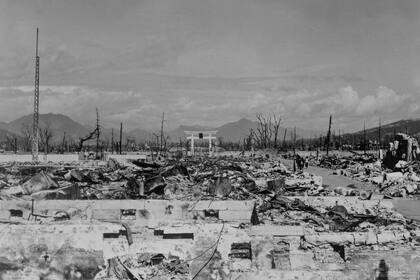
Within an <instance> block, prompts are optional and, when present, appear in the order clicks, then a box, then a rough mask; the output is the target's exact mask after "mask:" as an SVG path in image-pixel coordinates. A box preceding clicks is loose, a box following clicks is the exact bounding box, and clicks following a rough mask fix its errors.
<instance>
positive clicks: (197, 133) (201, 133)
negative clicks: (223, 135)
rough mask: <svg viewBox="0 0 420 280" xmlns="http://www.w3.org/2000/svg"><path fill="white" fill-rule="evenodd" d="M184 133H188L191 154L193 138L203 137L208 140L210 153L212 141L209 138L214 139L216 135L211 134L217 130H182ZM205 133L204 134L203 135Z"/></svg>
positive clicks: (192, 151) (192, 152)
mask: <svg viewBox="0 0 420 280" xmlns="http://www.w3.org/2000/svg"><path fill="white" fill-rule="evenodd" d="M184 132H185V134H187V135H189V136H188V137H187V139H188V140H190V141H191V155H194V140H195V139H197V140H198V139H205V140H209V153H211V150H212V142H211V140H216V136H213V135H214V134H216V133H217V130H211V131H184ZM204 135H206V136H204Z"/></svg>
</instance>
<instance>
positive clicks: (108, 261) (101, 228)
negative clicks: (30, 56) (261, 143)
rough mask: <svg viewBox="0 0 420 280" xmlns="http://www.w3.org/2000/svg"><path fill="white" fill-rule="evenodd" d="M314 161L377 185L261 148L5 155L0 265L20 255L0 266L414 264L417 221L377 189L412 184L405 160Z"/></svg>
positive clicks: (228, 269) (319, 267) (303, 272)
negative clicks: (55, 158)
mask: <svg viewBox="0 0 420 280" xmlns="http://www.w3.org/2000/svg"><path fill="white" fill-rule="evenodd" d="M320 162H322V164H323V166H324V167H328V168H331V169H334V170H333V172H334V173H335V174H337V176H349V177H352V178H355V179H357V180H359V181H362V182H366V183H368V182H369V183H372V184H375V186H376V187H377V188H376V190H375V192H374V193H373V192H370V191H366V190H365V189H347V190H343V191H341V192H340V191H339V190H338V189H337V188H335V189H334V188H327V187H326V186H325V185H323V178H322V177H321V176H317V175H315V174H311V173H308V172H303V171H298V172H291V170H290V169H289V168H287V167H286V166H285V165H284V164H283V163H282V159H280V158H275V157H270V156H269V157H267V156H264V155H262V156H251V157H247V156H241V157H239V156H236V157H231V156H223V157H217V158H216V157H215V158H211V157H203V158H185V159H180V160H177V161H172V160H165V161H159V162H144V161H141V160H132V161H130V162H125V163H121V162H117V161H116V160H113V159H110V160H109V161H108V162H74V163H66V164H58V165H52V164H50V165H48V164H45V165H32V164H5V165H3V166H1V167H0V169H1V170H2V172H1V173H0V198H1V202H2V203H1V205H0V206H1V207H0V231H2V234H3V235H4V236H5V239H10V240H22V241H21V244H18V245H16V244H17V243H18V242H13V244H12V243H10V242H8V243H6V242H0V267H2V266H6V265H7V266H8V267H9V265H10V264H12V263H14V262H15V263H17V264H19V265H18V266H17V267H13V269H7V270H6V271H7V273H9V274H10V275H13V277H15V278H16V279H20V278H22V279H23V276H22V275H24V274H25V273H27V268H26V267H28V266H29V267H31V269H32V271H33V273H35V271H36V273H39V274H42V275H47V274H48V273H50V274H51V275H52V273H56V274H60V273H61V274H62V275H70V274H72V276H68V277H67V276H64V278H63V279H85V278H83V277H85V276H86V279H93V277H92V275H95V276H94V279H97V280H105V279H106V280H111V279H112V280H120V279H256V278H260V279H327V278H325V277H327V276H328V277H330V276H331V275H335V276H334V277H335V278H333V279H338V278H341V279H367V276H368V275H370V274H371V270H372V267H373V266H374V265H377V264H378V263H381V260H382V259H384V258H386V263H387V265H388V264H389V265H390V266H391V267H392V269H393V270H394V271H395V270H396V269H397V268H398V269H401V271H403V273H405V274H404V275H409V277H411V276H412V275H415V271H412V268H411V267H412V266H413V263H415V262H416V261H417V260H418V259H420V255H419V254H418V252H417V251H418V248H420V225H419V224H418V222H417V221H413V220H411V219H409V218H405V217H404V216H403V215H401V214H399V213H398V212H397V211H396V209H395V207H394V204H393V199H383V198H384V197H396V196H407V197H408V196H410V195H412V194H415V193H416V192H417V189H418V184H419V183H420V178H418V177H417V175H416V173H415V172H414V171H413V168H407V169H404V170H403V171H397V172H391V171H390V170H387V169H385V168H382V167H381V166H380V165H378V162H377V161H376V159H375V158H374V157H370V156H367V157H364V156H361V157H359V156H357V155H355V156H354V157H349V158H342V159H340V158H338V157H335V156H332V157H330V158H324V159H322V160H321V161H320ZM411 166H413V165H411ZM402 190H404V192H403V193H402ZM401 203H403V202H401ZM29 232H30V233H31V234H28V233H29ZM13 246H17V247H18V248H14V247H13ZM82 248H83V250H85V251H82ZM16 252H20V253H19V254H17V253H16ZM75 252H82V253H80V255H83V256H85V259H84V260H85V261H81V260H78V261H76V260H74V258H73V257H72V256H70V255H71V254H75ZM57 256H60V259H57V258H58V257H57ZM101 256H102V257H103V265H98V263H100V261H101ZM384 256H385V257H384ZM19 258H20V259H25V260H28V261H26V263H25V264H24V265H21V264H20V263H19V262H18V259H19ZM88 259H89V260H90V261H88ZM367 259H368V260H367ZM402 260H409V261H408V262H409V264H407V265H406V266H401V265H400V264H401V263H402ZM43 273H44V274H43ZM69 273H70V274H69ZM395 273H396V274H395V279H405V278H403V277H401V274H398V273H400V272H398V273H397V272H395ZM401 273H402V272H401ZM50 274H48V275H50ZM4 275H6V274H4ZM4 275H3V274H2V272H1V271H0V278H1V277H3V276H4ZM87 275H89V276H87ZM238 275H247V276H246V277H245V276H244V277H245V278H240V277H238ZM6 276H7V275H6ZM31 277H32V276H31ZM42 277H43V276H42ZM42 277H41V276H40V277H39V278H36V277H33V279H41V278H42ZM66 277H67V278H66ZM196 277H197V278H196ZM247 277H248V278H247ZM323 277H324V278H323ZM404 277H405V276H404ZM6 279H9V278H6ZM48 279H49V278H48ZM59 279H61V278H59ZM406 279H412V278H406Z"/></svg>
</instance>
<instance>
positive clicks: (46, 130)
mask: <svg viewBox="0 0 420 280" xmlns="http://www.w3.org/2000/svg"><path fill="white" fill-rule="evenodd" d="M39 130H40V133H39V135H40V136H41V143H42V145H43V146H44V152H45V154H46V155H47V154H48V152H49V148H50V141H51V138H52V136H53V134H52V130H51V125H50V123H49V122H47V123H46V124H45V126H44V127H43V128H40V129H39Z"/></svg>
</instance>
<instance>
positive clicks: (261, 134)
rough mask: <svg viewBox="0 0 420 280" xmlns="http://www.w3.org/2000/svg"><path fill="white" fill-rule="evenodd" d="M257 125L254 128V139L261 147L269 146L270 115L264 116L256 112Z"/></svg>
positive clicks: (270, 133)
mask: <svg viewBox="0 0 420 280" xmlns="http://www.w3.org/2000/svg"><path fill="white" fill-rule="evenodd" d="M257 121H258V126H257V128H256V133H255V134H254V135H255V140H256V141H257V143H258V146H260V147H261V148H269V147H270V142H271V136H272V133H273V131H272V129H271V126H272V121H271V116H268V117H267V116H264V115H262V114H260V113H259V114H257Z"/></svg>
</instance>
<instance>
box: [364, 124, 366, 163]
mask: <svg viewBox="0 0 420 280" xmlns="http://www.w3.org/2000/svg"><path fill="white" fill-rule="evenodd" d="M363 153H364V154H365V155H366V121H363Z"/></svg>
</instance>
